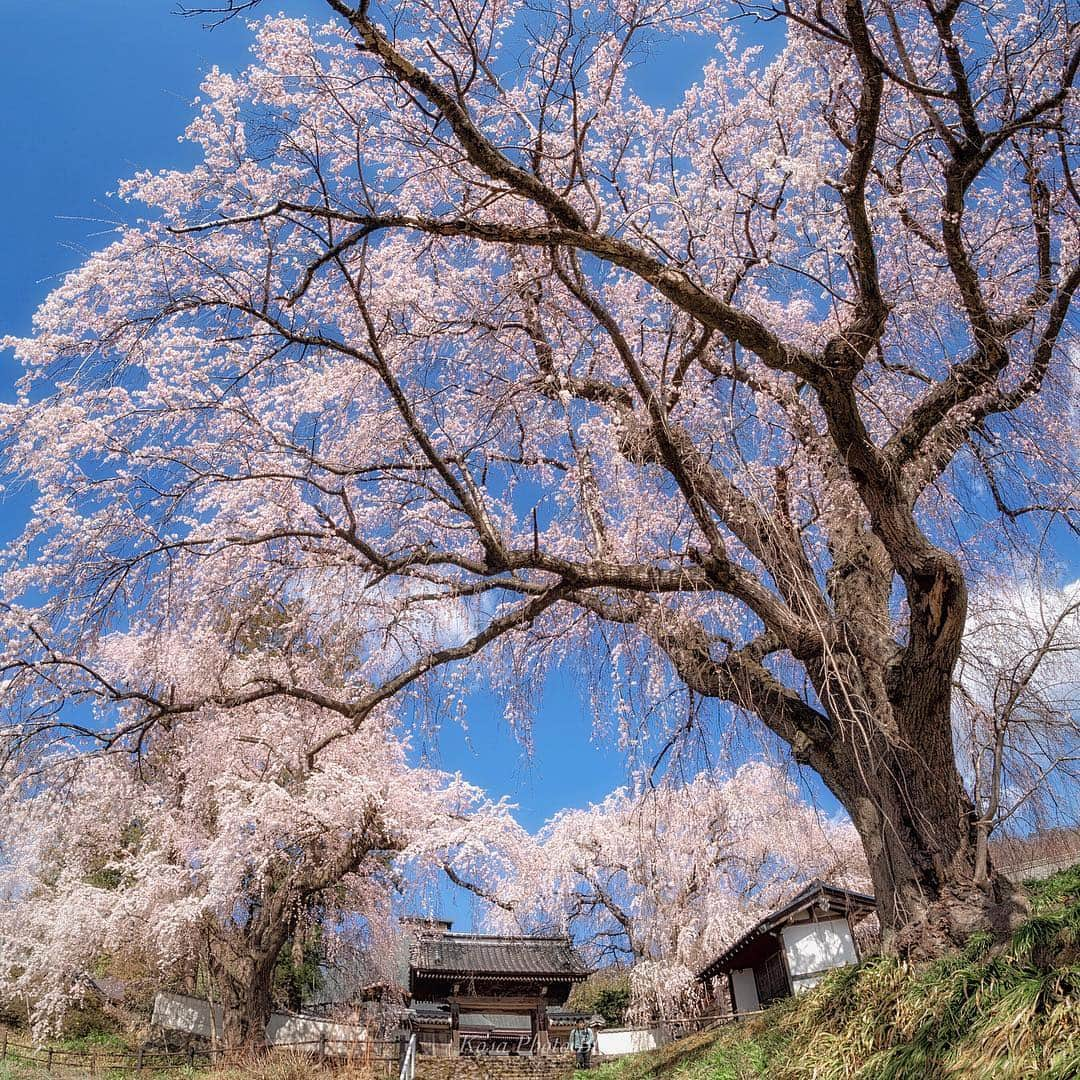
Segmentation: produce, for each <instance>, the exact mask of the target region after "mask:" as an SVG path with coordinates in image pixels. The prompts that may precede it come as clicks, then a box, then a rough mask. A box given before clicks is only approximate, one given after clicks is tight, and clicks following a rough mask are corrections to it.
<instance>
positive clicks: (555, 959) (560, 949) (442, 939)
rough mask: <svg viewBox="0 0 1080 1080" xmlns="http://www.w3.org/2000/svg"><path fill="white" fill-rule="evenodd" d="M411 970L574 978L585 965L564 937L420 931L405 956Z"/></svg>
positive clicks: (585, 972)
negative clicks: (512, 936) (498, 935)
mask: <svg viewBox="0 0 1080 1080" xmlns="http://www.w3.org/2000/svg"><path fill="white" fill-rule="evenodd" d="M409 966H410V967H411V968H412V972H413V974H424V975H529V976H537V975H546V976H549V977H554V978H558V979H572V980H574V981H576V980H578V979H583V978H585V976H586V975H588V973H589V969H588V968H587V967H586V966H585V964H584V962H583V961H582V959H581V957H580V956H578V954H577V952H576V951H575V950H574V947H573V945H572V944H571V942H570V939H569V938H566V937H520V938H511V937H487V936H483V935H480V934H423V935H421V936H420V937H418V938H417V939H416V941H415V942H414V944H413V947H412V951H411V955H410V957H409Z"/></svg>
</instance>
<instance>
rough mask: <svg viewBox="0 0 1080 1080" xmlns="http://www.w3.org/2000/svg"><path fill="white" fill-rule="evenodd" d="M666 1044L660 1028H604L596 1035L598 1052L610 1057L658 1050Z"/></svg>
mask: <svg viewBox="0 0 1080 1080" xmlns="http://www.w3.org/2000/svg"><path fill="white" fill-rule="evenodd" d="M663 1044H664V1033H663V1032H662V1031H661V1030H660V1029H659V1028H604V1029H602V1030H601V1031H598V1032H597V1033H596V1051H597V1053H598V1054H603V1055H605V1056H609V1057H619V1056H620V1055H622V1054H639V1053H641V1052H642V1051H643V1050H656V1049H657V1048H658V1047H660V1046H663Z"/></svg>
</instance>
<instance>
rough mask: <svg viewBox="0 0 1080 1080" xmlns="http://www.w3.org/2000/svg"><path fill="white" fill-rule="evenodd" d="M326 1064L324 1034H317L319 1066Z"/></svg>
mask: <svg viewBox="0 0 1080 1080" xmlns="http://www.w3.org/2000/svg"><path fill="white" fill-rule="evenodd" d="M325 1062H326V1032H325V1031H320V1032H319V1064H320V1065H323V1064H324V1063H325Z"/></svg>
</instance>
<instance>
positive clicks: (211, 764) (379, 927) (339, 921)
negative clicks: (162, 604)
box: [0, 702, 516, 1047]
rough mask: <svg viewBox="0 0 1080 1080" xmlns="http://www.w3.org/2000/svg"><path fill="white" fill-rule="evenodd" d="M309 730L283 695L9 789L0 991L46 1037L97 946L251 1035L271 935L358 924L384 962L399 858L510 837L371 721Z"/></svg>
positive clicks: (277, 942) (43, 768) (275, 943)
mask: <svg viewBox="0 0 1080 1080" xmlns="http://www.w3.org/2000/svg"><path fill="white" fill-rule="evenodd" d="M324 734H325V725H320V724H319V722H318V719H317V718H315V717H312V716H311V715H310V712H309V711H308V710H307V709H306V707H304V706H302V705H298V704H296V703H293V704H287V703H284V702H278V703H271V704H265V703H264V704H261V705H259V706H253V707H250V708H248V709H246V710H242V711H234V712H231V713H230V714H229V717H228V722H227V723H225V722H223V721H222V718H221V717H220V716H218V715H215V714H214V713H213V712H212V711H211V710H205V711H202V712H200V713H198V714H193V715H190V716H187V717H185V718H184V719H182V720H176V721H173V722H171V723H170V724H169V726H168V728H167V729H165V728H159V729H157V730H156V731H155V732H154V734H153V735H152V736H151V737H149V738H148V739H147V740H146V744H145V745H144V747H143V752H142V754H141V756H140V758H139V759H138V760H137V761H136V760H132V759H131V758H130V757H129V756H128V755H126V754H119V753H116V754H112V755H98V756H91V757H82V756H71V755H69V756H67V757H65V758H53V759H51V760H49V759H43V760H41V762H40V764H39V766H38V768H36V769H34V770H33V771H27V772H24V774H23V775H22V776H21V777H20V778H19V779H18V780H17V781H15V782H13V783H9V784H8V785H7V786H6V787H5V790H4V793H3V811H4V812H3V815H2V822H0V852H2V855H3V858H2V862H0V996H2V997H4V998H6V999H16V1000H18V999H29V1000H30V1001H32V1002H33V1003H34V1013H33V1016H32V1019H33V1021H34V1025H35V1029H36V1031H37V1032H38V1033H43V1032H46V1031H48V1030H50V1029H52V1028H54V1027H55V1026H56V1025H57V1024H58V1023H59V1021H60V1020H61V1019H62V1018H63V1015H64V1013H65V1011H66V1010H67V1009H68V1008H69V1007H70V1006H71V1005H72V1004H74V1003H77V1002H78V1001H79V1000H81V998H82V997H83V996H84V994H85V991H86V985H87V984H86V980H85V974H86V973H87V972H89V971H92V970H93V969H94V966H95V964H96V962H97V961H98V960H99V959H100V958H101V957H102V956H106V955H108V954H109V953H111V952H112V951H114V950H115V949H117V948H119V947H126V948H129V949H130V948H138V949H141V950H145V952H146V953H148V954H149V955H150V956H151V957H152V958H153V959H154V960H155V961H156V962H157V964H158V965H159V968H160V969H161V970H163V971H166V970H168V969H169V968H172V967H175V966H177V965H181V966H184V967H186V968H187V969H188V970H189V971H192V972H195V973H196V974H197V981H198V982H199V983H200V984H201V986H200V989H201V990H202V992H203V993H205V994H208V995H209V997H210V998H211V1000H212V1001H214V1002H215V1003H216V1004H219V1005H221V1007H222V1009H223V1030H222V1031H221V1032H219V1033H218V1037H219V1038H220V1039H221V1040H222V1042H223V1043H224V1044H225V1045H227V1046H232V1047H235V1046H244V1045H248V1046H259V1045H261V1044H262V1043H263V1041H264V1038H265V1027H266V1022H267V1020H268V1019H269V1017H270V1012H271V1009H272V1005H273V1003H274V994H275V982H274V980H275V973H278V974H280V972H279V971H278V969H279V967H280V965H281V963H282V960H283V956H284V953H285V950H286V948H287V947H288V946H289V944H290V943H296V942H301V943H303V942H305V941H308V940H310V939H312V937H313V936H321V937H323V938H325V939H327V940H329V939H330V938H332V937H333V936H334V934H335V932H338V931H339V929H341V928H342V927H343V925H345V926H346V929H347V925H352V926H353V930H352V931H351V933H352V935H353V936H355V931H356V925H358V924H359V925H364V926H365V927H366V933H365V937H366V939H367V941H368V943H369V947H370V948H371V949H372V951H373V955H374V956H376V957H377V956H381V957H382V958H383V959H384V960H385V961H386V963H387V964H391V965H392V964H393V963H394V962H395V960H396V951H395V950H394V947H393V946H394V918H393V911H394V910H395V909H394V906H393V901H394V898H395V896H396V893H397V892H398V890H400V889H401V888H402V887H403V886H404V884H405V883H406V880H407V879H406V877H405V876H404V875H405V872H406V869H407V868H408V866H409V865H410V864H414V863H415V864H419V865H420V866H421V867H425V866H426V867H437V866H438V865H439V864H440V863H441V861H442V860H443V859H447V858H450V857H452V856H451V855H450V854H449V853H450V852H453V851H454V850H455V849H456V848H457V847H458V845H459V844H460V841H461V838H462V837H463V836H465V835H467V838H468V843H469V845H470V848H471V850H473V851H474V852H475V851H479V850H482V849H483V848H484V846H485V844H487V843H488V842H489V841H494V840H495V838H496V836H497V835H498V834H500V833H501V832H503V831H504V830H508V832H509V834H510V835H511V836H513V835H516V829H515V827H514V826H513V822H512V821H511V820H510V819H509V817H508V815H507V813H506V808H505V807H504V806H503V805H501V804H498V805H492V804H489V803H487V802H486V801H485V800H484V799H483V798H482V797H481V795H480V793H479V792H478V791H477V790H476V789H475V788H472V787H470V786H469V785H467V784H464V783H463V782H462V781H461V780H460V779H459V778H456V777H452V776H448V775H445V774H442V773H439V772H436V771H432V770H428V769H420V768H411V767H410V766H409V765H408V764H407V761H406V757H405V747H404V745H403V744H402V743H401V742H400V741H399V740H398V739H396V738H395V737H394V736H393V735H392V733H391V732H390V731H388V730H387V728H386V727H385V726H384V725H383V724H381V723H379V722H372V723H370V724H368V725H366V726H365V728H364V730H363V731H362V732H358V733H356V734H354V735H352V736H351V737H349V738H348V739H342V740H337V741H335V742H334V743H333V744H332V747H328V748H323V749H321V750H316V749H315V748H316V747H317V744H318V742H319V740H320V738H321V737H322V735H324ZM485 834H486V839H485ZM199 973H201V976H200V975H199ZM394 974H396V972H395V973H394Z"/></svg>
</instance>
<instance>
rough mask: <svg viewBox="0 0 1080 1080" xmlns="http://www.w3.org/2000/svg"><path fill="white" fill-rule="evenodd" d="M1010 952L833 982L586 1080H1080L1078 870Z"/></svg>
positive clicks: (844, 975) (1042, 898)
mask: <svg viewBox="0 0 1080 1080" xmlns="http://www.w3.org/2000/svg"><path fill="white" fill-rule="evenodd" d="M1029 891H1030V893H1031V897H1032V915H1031V917H1030V918H1029V919H1028V920H1027V922H1026V923H1025V924H1024V925H1023V926H1022V927H1021V928H1020V929H1019V930H1018V931H1017V932H1016V934H1015V935H1014V936H1013V938H1012V940H1011V941H1010V942H1009V943H1008V944H1007V946H1005V947H1004V948H998V949H993V948H991V947H990V943H989V941H988V940H987V939H985V938H982V937H975V938H973V939H972V940H971V941H970V942H969V943H968V945H967V947H966V948H965V949H964V951H963V952H962V953H960V954H957V955H954V956H949V957H946V958H945V959H943V960H939V961H937V962H936V963H934V964H930V965H926V966H923V967H919V968H912V967H910V966H909V965H907V964H903V963H900V962H899V961H897V960H896V959H894V958H892V957H876V958H874V959H871V960H868V961H866V962H865V963H863V964H862V965H860V966H859V967H854V968H846V969H844V970H842V971H837V972H834V973H833V974H832V975H830V976H829V978H828V979H826V980H825V981H824V982H822V983H821V984H820V985H819V986H818V987H816V988H815V989H814V990H812V991H810V992H808V993H806V994H805V995H803V996H801V997H799V998H798V999H788V1000H787V1001H783V1002H780V1003H778V1004H777V1005H776V1006H774V1007H773V1008H772V1009H770V1010H769V1011H768V1012H767V1013H765V1014H764V1015H763V1016H761V1017H760V1018H757V1019H755V1020H752V1021H749V1022H747V1023H745V1024H738V1025H730V1026H728V1027H726V1028H724V1029H722V1030H721V1031H720V1032H719V1033H717V1032H715V1031H714V1032H706V1033H702V1034H698V1035H693V1036H691V1037H689V1038H686V1039H681V1040H679V1041H678V1042H676V1043H672V1044H671V1045H670V1046H667V1047H665V1048H664V1049H663V1050H660V1051H657V1052H656V1053H651V1054H635V1055H634V1056H633V1057H631V1058H624V1059H622V1060H621V1061H616V1062H612V1063H610V1064H607V1065H603V1066H601V1067H600V1068H598V1069H595V1070H593V1071H591V1072H590V1073H579V1074H578V1076H579V1077H580V1078H582V1080H584V1078H585V1077H588V1080H744V1078H753V1077H768V1078H769V1080H938V1078H941V1080H945V1078H956V1080H960V1078H964V1080H984V1078H985V1080H1020V1078H1025V1080H1026V1078H1031V1080H1036V1078H1037V1080H1078V1078H1080V865H1078V866H1075V867H1073V868H1072V869H1071V870H1066V871H1063V872H1062V873H1060V874H1056V875H1055V876H1054V877H1052V878H1049V879H1047V880H1046V881H1041V882H1035V883H1032V884H1031V885H1029Z"/></svg>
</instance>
